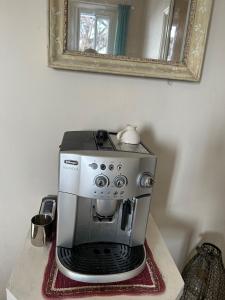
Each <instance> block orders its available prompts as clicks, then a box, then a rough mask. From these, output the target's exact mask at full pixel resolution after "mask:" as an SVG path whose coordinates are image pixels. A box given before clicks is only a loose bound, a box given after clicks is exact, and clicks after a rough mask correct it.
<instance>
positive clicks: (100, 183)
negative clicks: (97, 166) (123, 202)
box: [95, 175, 109, 188]
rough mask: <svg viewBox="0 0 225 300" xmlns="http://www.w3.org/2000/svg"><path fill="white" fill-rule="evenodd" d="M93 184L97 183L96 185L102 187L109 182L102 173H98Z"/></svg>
mask: <svg viewBox="0 0 225 300" xmlns="http://www.w3.org/2000/svg"><path fill="white" fill-rule="evenodd" d="M95 184H96V185H97V187H99V188H103V187H104V186H106V185H108V184H109V179H108V177H106V176H104V175H99V176H97V177H96V178H95Z"/></svg>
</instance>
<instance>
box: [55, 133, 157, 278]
mask: <svg viewBox="0 0 225 300" xmlns="http://www.w3.org/2000/svg"><path fill="white" fill-rule="evenodd" d="M155 168H156V156H155V155H154V154H153V153H151V151H149V150H148V149H147V148H146V147H145V146H144V145H143V144H142V143H140V144H138V145H131V144H124V143H120V142H119V141H118V140H117V137H116V134H115V133H108V132H107V131H104V130H99V131H72V132H66V133H65V134H64V137H63V141H62V144H61V146H60V153H59V187H58V212H57V213H58V216H57V244H56V261H57V265H58V268H59V270H60V271H61V272H62V273H63V274H64V275H65V276H67V277H69V278H71V279H73V280H77V281H82V282H90V283H106V282H117V281H122V280H127V279H130V278H132V277H134V276H137V275H138V274H139V273H140V272H141V271H143V269H144V267H145V260H146V254H145V247H144V242H145V234H146V226H147V222H148V215H149V207H150V200H151V194H152V186H153V183H154V176H155Z"/></svg>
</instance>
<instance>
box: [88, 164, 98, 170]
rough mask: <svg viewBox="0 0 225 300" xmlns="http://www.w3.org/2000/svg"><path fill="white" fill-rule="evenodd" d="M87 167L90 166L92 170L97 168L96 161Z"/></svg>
mask: <svg viewBox="0 0 225 300" xmlns="http://www.w3.org/2000/svg"><path fill="white" fill-rule="evenodd" d="M89 167H91V168H92V169H93V170H96V169H98V165H97V164H96V163H92V164H89Z"/></svg>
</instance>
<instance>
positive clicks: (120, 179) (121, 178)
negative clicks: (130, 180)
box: [114, 175, 127, 188]
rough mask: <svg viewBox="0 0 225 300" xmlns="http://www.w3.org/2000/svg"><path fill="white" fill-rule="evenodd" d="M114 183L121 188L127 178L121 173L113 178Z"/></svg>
mask: <svg viewBox="0 0 225 300" xmlns="http://www.w3.org/2000/svg"><path fill="white" fill-rule="evenodd" d="M114 184H115V186H116V187H117V188H121V187H123V186H124V185H126V184H127V178H126V177H125V176H123V175H119V176H117V177H116V178H115V179H114Z"/></svg>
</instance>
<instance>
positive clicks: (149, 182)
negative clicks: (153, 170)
mask: <svg viewBox="0 0 225 300" xmlns="http://www.w3.org/2000/svg"><path fill="white" fill-rule="evenodd" d="M153 184H154V179H153V177H152V176H151V175H150V174H148V173H145V174H143V175H142V176H141V178H140V187H142V188H147V189H149V188H151V187H152V186H153Z"/></svg>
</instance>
